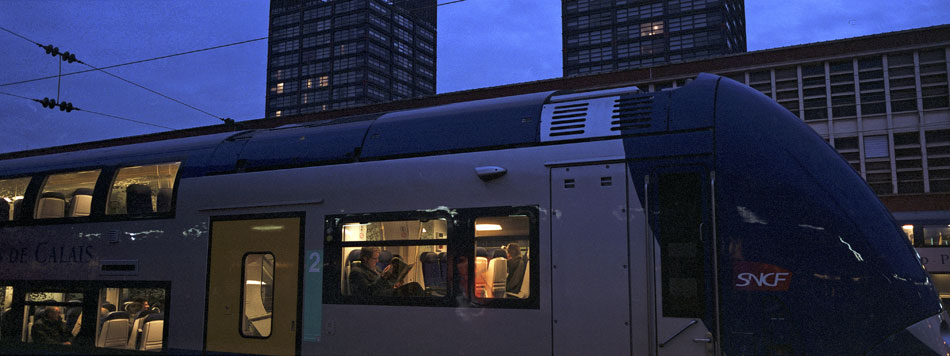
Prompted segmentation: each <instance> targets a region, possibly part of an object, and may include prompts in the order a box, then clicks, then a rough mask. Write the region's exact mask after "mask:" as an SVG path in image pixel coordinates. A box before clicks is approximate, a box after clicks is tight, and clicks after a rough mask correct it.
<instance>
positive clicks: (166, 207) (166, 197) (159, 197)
mask: <svg viewBox="0 0 950 356" xmlns="http://www.w3.org/2000/svg"><path fill="white" fill-rule="evenodd" d="M155 206H156V209H155V210H156V211H157V212H159V213H167V212H169V211H171V210H172V188H159V189H158V193H157V194H156V196H155Z"/></svg>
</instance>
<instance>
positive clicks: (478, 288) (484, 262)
mask: <svg viewBox="0 0 950 356" xmlns="http://www.w3.org/2000/svg"><path fill="white" fill-rule="evenodd" d="M488 285H489V284H488V258H485V257H482V256H478V257H475V297H478V298H488V297H489V295H488V293H490V291H489V290H488Z"/></svg>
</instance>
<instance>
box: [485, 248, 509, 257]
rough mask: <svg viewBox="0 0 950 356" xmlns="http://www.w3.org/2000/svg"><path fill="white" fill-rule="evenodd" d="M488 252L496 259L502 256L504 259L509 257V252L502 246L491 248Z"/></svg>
mask: <svg viewBox="0 0 950 356" xmlns="http://www.w3.org/2000/svg"><path fill="white" fill-rule="evenodd" d="M488 253H489V257H491V259H495V258H498V257H501V258H504V259H507V258H508V253H507V252H505V250H503V249H500V248H493V249H491V250H489V251H488Z"/></svg>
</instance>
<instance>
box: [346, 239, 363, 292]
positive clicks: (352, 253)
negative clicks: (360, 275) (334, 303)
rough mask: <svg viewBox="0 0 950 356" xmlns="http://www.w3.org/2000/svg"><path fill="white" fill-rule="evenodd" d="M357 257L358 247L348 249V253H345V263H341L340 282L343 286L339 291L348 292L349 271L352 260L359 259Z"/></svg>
mask: <svg viewBox="0 0 950 356" xmlns="http://www.w3.org/2000/svg"><path fill="white" fill-rule="evenodd" d="M359 259H360V250H359V249H356V250H353V251H350V253H349V254H347V255H346V263H344V264H343V283H342V284H341V285H342V286H343V287H342V288H343V290H342V291H341V292H343V294H345V295H349V294H350V271H351V270H352V269H353V262H354V261H359Z"/></svg>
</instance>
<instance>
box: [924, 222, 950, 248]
mask: <svg viewBox="0 0 950 356" xmlns="http://www.w3.org/2000/svg"><path fill="white" fill-rule="evenodd" d="M922 231H923V235H924V246H926V247H933V246H950V226H947V225H936V226H924V227H923V229H922Z"/></svg>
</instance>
